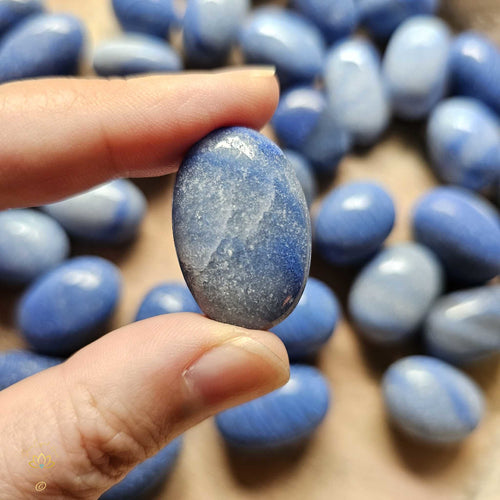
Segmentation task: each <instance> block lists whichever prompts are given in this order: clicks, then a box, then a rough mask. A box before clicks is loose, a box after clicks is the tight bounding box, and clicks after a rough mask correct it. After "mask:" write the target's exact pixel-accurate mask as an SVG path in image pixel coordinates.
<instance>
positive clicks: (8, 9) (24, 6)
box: [0, 0, 44, 36]
mask: <svg viewBox="0 0 500 500" xmlns="http://www.w3.org/2000/svg"><path fill="white" fill-rule="evenodd" d="M43 10H44V7H43V3H42V1H41V0H0V36H2V35H3V34H4V33H6V32H7V31H8V30H10V29H12V28H13V27H14V26H15V25H16V24H17V23H19V22H20V21H22V20H23V19H26V18H27V17H28V16H32V15H33V14H39V13H41V12H43Z"/></svg>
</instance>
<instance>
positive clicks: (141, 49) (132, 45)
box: [93, 34, 182, 76]
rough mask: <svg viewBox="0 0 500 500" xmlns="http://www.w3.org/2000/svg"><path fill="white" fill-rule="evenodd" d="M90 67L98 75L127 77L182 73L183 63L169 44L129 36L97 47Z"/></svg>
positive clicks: (149, 38) (152, 38)
mask: <svg viewBox="0 0 500 500" xmlns="http://www.w3.org/2000/svg"><path fill="white" fill-rule="evenodd" d="M93 66H94V71H95V72H96V73H97V74H98V75H99V76H128V75H137V74H141V73H173V72H177V71H181V69H182V61H181V58H180V56H179V55H178V54H177V52H176V51H175V50H174V49H173V48H172V47H170V45H169V44H168V43H166V42H164V41H161V40H158V38H154V37H148V36H145V35H136V34H130V35H123V36H120V37H118V38H114V39H111V40H106V41H105V42H102V43H101V44H100V45H98V46H97V47H96V49H95V51H94V57H93Z"/></svg>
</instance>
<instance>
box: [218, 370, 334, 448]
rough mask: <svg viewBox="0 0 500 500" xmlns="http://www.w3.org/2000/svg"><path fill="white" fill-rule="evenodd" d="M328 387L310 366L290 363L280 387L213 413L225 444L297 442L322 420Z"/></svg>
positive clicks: (265, 445)
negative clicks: (233, 406)
mask: <svg viewBox="0 0 500 500" xmlns="http://www.w3.org/2000/svg"><path fill="white" fill-rule="evenodd" d="M329 404H330V388H329V387H328V382H327V380H326V379H325V377H324V376H323V375H322V374H321V373H320V372H319V371H318V370H317V369H316V368H314V367H312V366H306V365H292V366H291V367H290V380H289V381H288V382H287V383H286V384H285V385H284V386H283V387H281V388H280V389H278V390H276V391H274V392H271V393H270V394H267V395H266V396H263V397H260V398H258V399H255V400H253V401H250V402H249V403H245V404H243V405H240V406H237V407H235V408H231V409H230V410H227V411H224V412H222V413H219V415H217V416H216V417H215V423H216V424H217V428H218V429H219V431H220V432H221V434H222V436H223V438H224V439H225V440H226V442H227V443H228V445H230V446H231V447H234V448H240V449H247V450H255V451H257V450H261V451H262V452H266V451H268V450H270V449H273V448H282V447H286V446H289V445H293V444H296V443H300V442H302V441H304V440H305V439H307V438H309V437H310V436H311V435H312V434H313V433H314V431H315V430H316V429H317V427H318V426H319V425H320V424H321V422H322V421H323V420H324V418H325V416H326V413H327V411H328V408H329Z"/></svg>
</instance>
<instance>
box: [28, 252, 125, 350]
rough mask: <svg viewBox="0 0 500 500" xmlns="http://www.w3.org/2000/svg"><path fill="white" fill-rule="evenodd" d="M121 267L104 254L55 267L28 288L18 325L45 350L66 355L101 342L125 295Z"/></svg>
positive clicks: (31, 341)
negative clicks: (103, 255)
mask: <svg viewBox="0 0 500 500" xmlns="http://www.w3.org/2000/svg"><path fill="white" fill-rule="evenodd" d="M120 289H121V277H120V271H119V270H118V268H116V266H114V265H113V264H112V263H111V262H109V261H107V260H105V259H102V258H100V257H76V258H74V259H71V260H68V261H67V262H65V263H64V264H62V265H61V266H59V267H57V268H55V269H53V270H52V271H49V272H48V273H47V274H45V275H43V276H42V277H41V278H39V279H38V280H37V281H35V282H34V283H33V284H32V285H31V286H30V287H29V288H28V290H27V291H26V292H25V294H24V295H23V297H22V298H21V301H20V303H19V308H18V325H19V328H20V330H21V333H22V334H23V336H24V338H25V340H26V341H27V342H28V344H29V345H30V346H31V347H32V348H33V349H35V350H36V351H38V352H40V353H42V354H51V355H55V356H63V355H67V354H70V353H72V352H74V351H76V350H78V349H80V348H81V347H84V346H85V345H87V344H89V343H90V342H92V341H93V340H95V339H96V338H97V337H98V336H99V335H100V334H101V333H103V332H102V331H100V328H101V327H103V326H105V325H104V324H105V322H106V321H107V320H108V319H109V317H110V316H111V314H112V313H113V311H114V309H115V307H116V305H117V303H118V298H119V296H120Z"/></svg>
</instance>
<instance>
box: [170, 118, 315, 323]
mask: <svg viewBox="0 0 500 500" xmlns="http://www.w3.org/2000/svg"><path fill="white" fill-rule="evenodd" d="M173 230H174V241H175V246H176V249H177V255H178V258H179V262H180V265H181V268H182V272H183V274H184V278H185V280H186V283H187V285H188V286H189V288H190V290H191V292H192V293H193V295H194V297H195V299H196V301H197V302H198V304H199V306H200V307H201V309H202V310H203V312H204V313H205V314H207V315H208V316H209V317H210V318H212V319H215V320H218V321H221V322H223V323H230V324H234V325H238V326H244V327H247V328H260V329H267V328H270V327H272V326H274V325H275V324H277V323H278V322H279V321H281V320H283V319H284V318H285V317H286V316H287V315H288V314H290V312H291V311H292V310H293V308H294V307H295V305H296V304H297V302H298V301H299V298H300V296H301V294H302V291H303V288H304V286H305V282H306V278H307V276H308V274H309V265H310V258H311V226H310V220H309V211H308V208H307V204H306V200H305V197H304V193H303V191H302V188H301V186H300V183H299V181H298V180H297V177H296V175H295V173H294V172H293V169H292V167H291V166H290V164H289V163H288V160H287V159H286V157H285V155H284V154H283V152H282V151H281V150H280V149H279V148H278V147H277V146H276V145H275V144H274V143H273V142H272V141H270V140H269V139H267V138H266V137H264V136H263V135H261V134H259V133H258V132H255V131H253V130H250V129H246V128H242V127H231V128H225V129H220V130H217V131H215V132H213V133H211V134H209V135H208V136H207V137H205V138H204V139H202V140H201V141H200V142H199V143H198V144H196V145H195V146H194V147H193V148H192V149H191V150H190V151H189V153H188V154H187V156H186V157H185V159H184V161H183V163H182V165H181V167H180V169H179V172H178V174H177V180H176V183H175V188H174V200H173Z"/></svg>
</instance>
